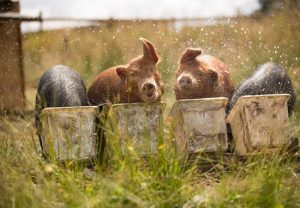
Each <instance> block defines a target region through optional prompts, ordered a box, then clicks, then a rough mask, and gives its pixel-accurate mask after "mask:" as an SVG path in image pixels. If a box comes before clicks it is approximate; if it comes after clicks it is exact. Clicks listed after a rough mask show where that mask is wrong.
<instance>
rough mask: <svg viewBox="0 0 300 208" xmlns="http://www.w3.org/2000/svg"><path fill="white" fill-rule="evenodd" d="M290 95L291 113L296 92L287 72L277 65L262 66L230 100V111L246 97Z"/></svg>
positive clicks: (242, 84)
mask: <svg viewBox="0 0 300 208" xmlns="http://www.w3.org/2000/svg"><path fill="white" fill-rule="evenodd" d="M282 93H286V94H290V95H291V98H290V100H289V101H288V107H289V112H290V111H291V110H292V108H293V106H294V103H295V98H296V94H295V90H294V88H293V86H292V83H291V80H290V78H289V77H288V75H287V73H286V71H285V70H284V69H283V68H282V67H281V66H279V65H277V64H275V63H271V62H268V63H265V64H263V65H260V66H259V67H258V69H257V70H256V71H255V72H254V73H253V74H252V76H251V77H250V78H249V79H247V80H245V81H243V82H242V83H241V85H240V86H239V87H238V88H237V90H236V91H235V92H234V94H233V96H232V99H231V100H230V109H231V108H232V107H233V105H234V103H235V102H236V101H237V99H238V98H239V97H241V96H244V95H265V94H282Z"/></svg>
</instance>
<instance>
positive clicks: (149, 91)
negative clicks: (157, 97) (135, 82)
mask: <svg viewBox="0 0 300 208" xmlns="http://www.w3.org/2000/svg"><path fill="white" fill-rule="evenodd" d="M142 92H143V94H144V95H146V96H147V97H149V98H151V97H152V96H153V95H154V93H155V85H154V84H152V83H145V84H144V85H143V87H142Z"/></svg>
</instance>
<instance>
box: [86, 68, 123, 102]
mask: <svg viewBox="0 0 300 208" xmlns="http://www.w3.org/2000/svg"><path fill="white" fill-rule="evenodd" d="M116 68H117V67H112V68H109V69H107V70H104V71H103V72H101V73H100V74H99V75H98V76H97V77H96V79H95V80H94V81H93V83H92V84H91V86H90V87H89V89H88V98H89V101H90V103H91V104H93V105H99V104H102V103H107V102H110V103H113V101H114V99H116V98H117V97H118V94H119V92H120V85H121V79H120V77H119V76H118V75H117V72H116Z"/></svg>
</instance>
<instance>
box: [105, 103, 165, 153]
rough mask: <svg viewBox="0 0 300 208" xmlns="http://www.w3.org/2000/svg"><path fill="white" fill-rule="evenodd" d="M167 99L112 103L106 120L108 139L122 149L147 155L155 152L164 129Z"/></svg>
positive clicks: (111, 145)
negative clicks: (162, 100)
mask: <svg viewBox="0 0 300 208" xmlns="http://www.w3.org/2000/svg"><path fill="white" fill-rule="evenodd" d="M165 105H166V104H165V103H161V102H158V103H130V104H129V103H126V104H115V105H112V106H111V108H110V110H109V113H108V119H107V122H106V125H105V126H106V128H107V130H106V137H107V142H108V143H109V144H110V148H111V151H114V150H112V149H116V148H119V150H120V153H121V154H122V155H125V154H126V152H128V151H130V152H134V153H136V155H140V156H146V155H148V154H151V153H156V152H157V149H158V144H159V143H160V141H159V138H160V135H161V134H162V132H163V122H162V121H163V110H164V108H165Z"/></svg>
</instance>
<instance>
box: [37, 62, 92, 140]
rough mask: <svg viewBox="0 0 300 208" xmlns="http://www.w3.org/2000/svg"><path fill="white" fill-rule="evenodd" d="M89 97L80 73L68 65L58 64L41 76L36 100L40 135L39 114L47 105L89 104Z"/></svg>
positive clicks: (38, 123)
mask: <svg viewBox="0 0 300 208" xmlns="http://www.w3.org/2000/svg"><path fill="white" fill-rule="evenodd" d="M87 105H88V98H87V93H86V88H85V85H84V83H83V81H82V79H81V77H80V75H79V74H78V73H77V72H75V71H73V70H72V69H70V68H69V67H67V66H63V65H57V66H54V67H52V68H50V69H49V70H47V71H46V72H45V73H44V74H43V75H42V77H41V79H40V82H39V85H38V90H37V94H36V102H35V111H36V112H35V113H36V114H35V115H36V116H35V124H36V127H37V129H38V132H37V134H38V135H39V128H40V119H39V115H40V113H41V111H42V110H43V109H44V108H47V107H67V106H87Z"/></svg>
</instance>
